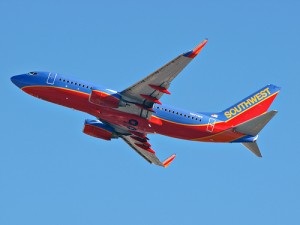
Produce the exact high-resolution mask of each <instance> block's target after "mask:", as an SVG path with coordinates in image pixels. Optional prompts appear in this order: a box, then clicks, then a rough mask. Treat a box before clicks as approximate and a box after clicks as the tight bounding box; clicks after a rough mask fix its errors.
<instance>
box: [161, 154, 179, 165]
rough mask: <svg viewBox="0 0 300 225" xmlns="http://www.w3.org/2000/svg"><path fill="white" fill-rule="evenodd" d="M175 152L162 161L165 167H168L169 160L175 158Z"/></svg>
mask: <svg viewBox="0 0 300 225" xmlns="http://www.w3.org/2000/svg"><path fill="white" fill-rule="evenodd" d="M175 157H176V154H173V155H171V156H170V157H169V158H167V159H166V160H165V161H164V162H163V166H164V167H165V168H166V167H168V166H169V165H170V164H171V162H172V161H173V160H174V159H175Z"/></svg>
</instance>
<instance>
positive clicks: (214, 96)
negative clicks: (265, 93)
mask: <svg viewBox="0 0 300 225" xmlns="http://www.w3.org/2000/svg"><path fill="white" fill-rule="evenodd" d="M299 12H300V3H299V1H296V0H295V1H291V0H290V1H289V0H288V1H258V0H254V1H156V0H153V1H147V3H145V2H144V3H141V1H130V0H129V1H96V0H95V1H89V0H87V1H54V0H51V1H50V0H49V1H38V0H35V1H25V0H24V1H15V0H10V1H8V0H1V1H0V29H1V35H0V46H1V48H0V60H1V61H0V65H1V66H0V72H1V78H0V79H1V89H0V98H1V110H0V115H1V128H2V129H1V135H0V139H1V148H0V149H1V150H0V224H1V225H27V224H28V225H40V224H43V225H56V224H57V225H60V224H64V225H65V224H72V225H81V224H89V225H93V224H105V225H115V224H128V225H133V224H138V225H150V224H151V225H152V224H156V225H165V224H173V225H182V224H205V225H219V224H230V225H240V224H243V225H253V224H272V225H282V224H289V225H294V224H295V225H296V224H300V217H299V214H300V205H299V202H300V191H299V190H300V160H299V159H300V146H299V137H298V136H299V132H298V128H299V121H298V119H297V117H298V115H297V113H298V112H299V110H300V107H299V103H298V102H299V97H300V94H299V81H300V79H299V73H300V66H299V65H300V64H299V52H300V41H299V40H300V38H299V37H300V26H299V24H300V13H299ZM204 38H208V39H209V42H208V44H207V45H206V46H205V48H204V49H203V51H202V52H201V54H200V55H199V56H198V57H197V58H196V59H195V60H194V61H193V62H192V63H191V64H190V65H189V66H188V67H187V68H186V69H185V70H184V71H183V72H182V73H181V74H180V76H179V77H178V78H176V80H174V82H173V83H172V86H171V88H170V91H171V92H172V95H170V96H164V97H163V98H162V101H163V102H164V103H167V104H171V105H175V106H178V107H181V108H187V109H191V110H195V111H220V110H222V109H224V108H226V107H228V106H230V105H232V104H233V103H235V102H237V101H238V100H240V99H242V98H244V97H246V96H247V95H249V94H251V93H252V92H254V91H256V90H258V89H259V88H261V87H263V86H264V85H266V84H268V83H273V84H276V85H278V86H281V87H282V91H281V93H280V94H279V96H278V97H277V99H276V100H275V102H274V104H273V105H272V109H278V110H279V113H278V114H277V116H276V117H275V118H274V119H273V120H272V121H271V122H270V123H269V124H268V126H267V127H266V128H265V129H264V130H263V131H262V133H261V135H260V138H259V140H258V143H259V145H260V147H261V151H262V154H263V158H262V159H259V158H256V157H255V156H254V155H253V154H251V153H250V152H248V151H247V150H246V149H245V148H244V147H243V146H242V145H240V144H208V143H200V142H188V141H183V140H177V139H172V138H168V137H163V136H151V137H150V138H151V143H152V145H153V148H154V149H155V150H156V151H157V154H158V156H159V157H160V158H165V157H167V156H168V155H170V154H172V153H176V154H177V158H176V159H175V161H174V162H173V164H172V165H171V166H170V167H169V168H167V169H163V168H159V167H156V166H153V165H150V164H148V163H147V162H145V161H144V160H143V159H141V158H140V156H138V155H137V154H136V153H135V152H134V151H133V150H131V149H130V148H129V147H128V146H127V145H126V144H124V143H123V142H122V141H121V140H114V141H111V142H106V141H102V140H98V139H95V138H92V137H89V136H86V135H84V134H83V133H82V127H83V122H84V120H85V119H86V118H92V116H90V115H87V114H84V113H81V112H76V111H73V110H71V109H67V108H63V107H61V106H57V105H54V104H51V103H48V102H44V101H41V100H39V99H35V98H33V97H31V96H29V95H26V94H25V93H24V92H21V91H20V90H18V89H17V87H15V86H14V85H13V84H12V83H11V82H10V77H11V76H12V75H15V74H20V73H24V72H28V71H32V70H42V71H53V72H59V73H62V74H65V75H70V76H72V77H77V78H79V79H82V80H87V81H92V82H95V83H97V84H102V85H105V86H107V87H110V88H112V89H116V90H122V89H124V88H126V87H128V86H129V85H131V84H133V83H134V82H136V81H137V80H139V79H141V78H142V77H144V76H146V75H148V74H149V73H151V72H153V71H154V70H156V69H157V68H158V67H160V66H162V65H163V64H165V63H166V62H168V61H169V60H171V59H172V58H174V57H176V56H177V55H178V54H180V53H182V52H185V51H187V50H190V49H192V48H193V47H194V46H195V45H197V44H198V43H199V42H200V41H202V40H203V39H204Z"/></svg>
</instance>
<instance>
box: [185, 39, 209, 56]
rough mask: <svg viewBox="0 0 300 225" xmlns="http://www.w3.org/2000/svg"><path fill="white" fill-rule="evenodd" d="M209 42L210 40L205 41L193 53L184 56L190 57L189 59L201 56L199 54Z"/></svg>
mask: <svg viewBox="0 0 300 225" xmlns="http://www.w3.org/2000/svg"><path fill="white" fill-rule="evenodd" d="M207 42H208V38H206V39H204V40H203V41H202V42H201V43H200V44H199V45H197V46H196V47H195V48H194V49H193V50H192V51H190V52H188V53H186V54H185V55H184V56H186V57H189V58H195V57H196V56H197V55H198V54H199V52H200V51H201V50H202V48H203V47H204V46H205V45H206V43H207Z"/></svg>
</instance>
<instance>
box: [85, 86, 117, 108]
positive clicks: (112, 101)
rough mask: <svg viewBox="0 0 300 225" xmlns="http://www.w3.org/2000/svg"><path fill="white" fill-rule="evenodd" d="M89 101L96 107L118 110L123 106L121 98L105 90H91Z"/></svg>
mask: <svg viewBox="0 0 300 225" xmlns="http://www.w3.org/2000/svg"><path fill="white" fill-rule="evenodd" d="M89 101H90V102H91V103H94V104H96V105H100V106H104V107H110V108H118V107H119V106H122V105H123V102H122V100H121V97H120V96H119V95H117V94H116V93H109V92H108V91H107V90H105V91H102V90H92V92H91V94H90V97H89Z"/></svg>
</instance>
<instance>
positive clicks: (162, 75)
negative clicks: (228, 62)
mask: <svg viewBox="0 0 300 225" xmlns="http://www.w3.org/2000/svg"><path fill="white" fill-rule="evenodd" d="M206 43H207V39H206V40H204V41H203V42H201V43H200V44H199V45H198V46H197V47H195V48H194V49H193V50H191V51H189V52H186V53H184V54H181V55H179V56H178V57H176V58H175V59H173V60H172V61H170V62H169V63H167V64H166V65H164V66H163V67H161V68H160V69H158V70H156V71H155V72H154V73H152V74H150V75H149V76H147V77H145V78H144V79H142V80H141V81H139V82H137V83H135V84H134V85H132V86H130V87H129V88H127V89H125V90H124V91H122V92H121V95H122V97H123V99H125V100H128V101H129V102H130V101H131V102H134V103H136V104H135V105H134V106H135V108H134V109H132V108H130V107H128V108H127V109H126V108H125V111H128V112H130V113H133V114H137V115H140V116H142V117H149V115H151V108H152V107H153V104H154V103H157V104H161V102H160V101H159V99H160V98H161V96H162V95H163V94H170V92H169V91H168V88H169V86H170V84H171V82H172V80H173V79H174V78H175V77H176V76H177V75H178V74H179V73H180V72H181V71H182V70H183V69H184V67H186V66H187V65H188V64H189V63H190V62H191V61H192V60H193V58H195V57H196V56H197V55H198V54H199V52H200V51H201V49H202V48H203V47H204V46H205V44H206ZM129 106H130V104H129ZM136 107H137V108H136ZM143 110H145V113H146V114H143V112H142V111H143ZM122 111H124V109H123V110H122Z"/></svg>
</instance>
